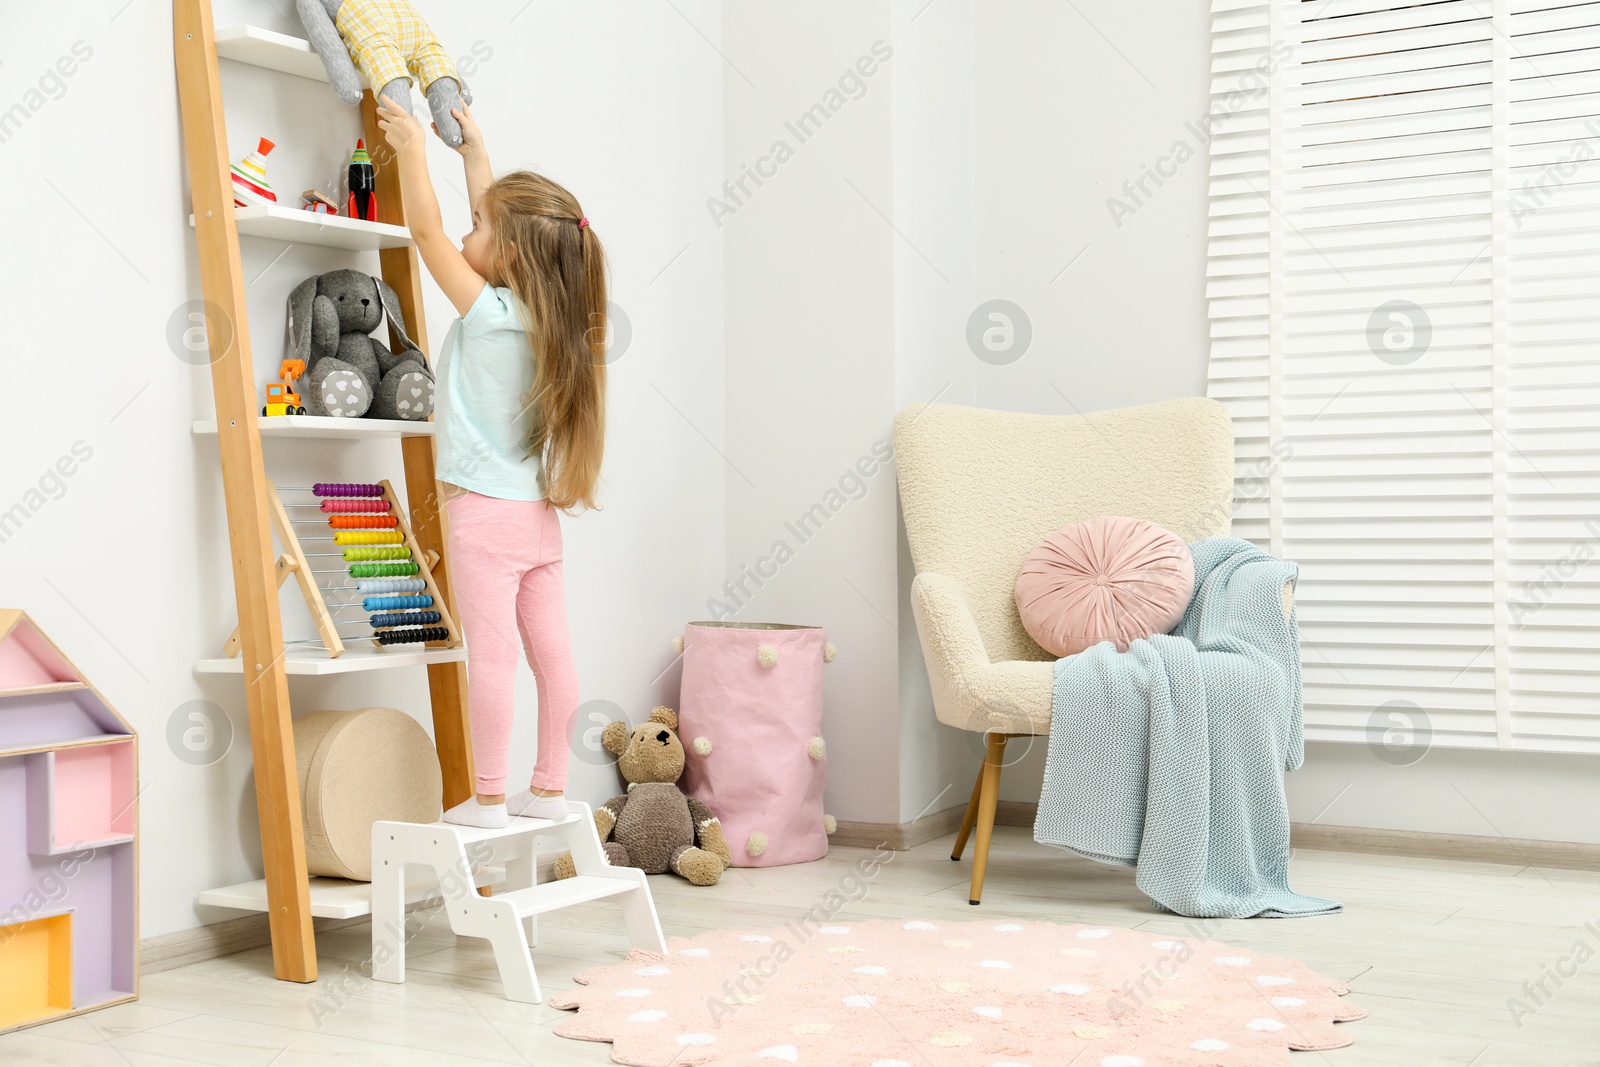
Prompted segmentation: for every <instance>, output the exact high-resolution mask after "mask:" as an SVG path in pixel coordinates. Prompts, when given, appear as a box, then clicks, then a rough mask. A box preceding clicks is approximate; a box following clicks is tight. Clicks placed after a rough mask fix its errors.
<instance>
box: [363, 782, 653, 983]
mask: <svg viewBox="0 0 1600 1067" xmlns="http://www.w3.org/2000/svg"><path fill="white" fill-rule="evenodd" d="M567 807H568V809H569V810H570V814H569V815H568V816H567V817H566V818H565V819H561V820H559V821H551V820H548V819H521V818H516V817H513V818H512V819H511V825H510V826H508V827H506V828H505V829H503V830H483V829H479V828H477V827H473V826H457V825H455V824H454V823H447V822H436V823H409V822H379V823H374V824H373V827H372V963H373V969H372V977H373V978H375V979H376V980H378V981H380V982H404V981H405V980H406V932H405V885H406V868H407V867H408V866H416V867H431V868H432V869H433V871H434V873H435V874H436V875H437V876H438V878H439V891H440V895H441V896H442V897H443V898H444V908H445V913H446V914H447V915H448V916H449V917H450V929H451V930H453V931H455V932H456V933H457V934H459V935H461V936H464V937H482V938H486V939H487V940H488V941H489V944H490V945H491V946H492V947H493V948H494V959H495V964H496V965H497V966H498V967H499V968H500V981H501V982H502V983H503V984H504V985H505V991H506V998H507V999H508V1000H514V1001H516V1002H518V1003H521V1004H538V1003H539V1002H540V1001H541V1000H543V999H544V997H543V995H542V994H541V993H540V991H539V979H538V977H537V976H536V975H535V974H534V972H533V955H532V953H531V952H530V951H529V946H530V945H532V944H534V943H535V941H536V932H537V926H536V923H537V916H538V915H540V914H541V913H543V912H547V911H555V910H557V909H559V908H565V907H570V906H571V905H573V904H584V903H587V902H588V901H591V900H602V899H606V898H611V899H613V900H615V901H616V902H617V903H618V904H619V905H621V907H622V918H623V920H624V922H626V923H627V927H628V936H629V938H630V939H631V940H632V942H633V947H634V948H636V949H644V950H645V951H647V952H654V953H658V954H660V955H666V952H667V942H666V939H665V938H664V937H662V935H661V922H660V920H658V919H657V918H656V906H655V902H654V901H653V900H652V899H651V897H650V883H649V882H648V881H647V880H646V877H645V873H644V872H643V871H641V870H638V869H636V868H633V867H613V866H611V864H610V863H608V862H607V861H606V856H605V852H604V851H603V850H602V849H601V848H600V835H599V834H597V833H596V832H595V828H594V817H593V815H592V814H591V813H590V811H589V805H587V804H584V803H581V802H579V801H568V802H567ZM541 841H549V842H550V843H551V844H554V845H556V846H558V847H560V846H565V848H566V849H567V850H568V851H569V852H571V854H572V863H573V866H574V867H575V868H576V869H577V872H578V876H577V877H576V878H568V879H565V880H564V881H553V882H545V883H543V884H540V883H538V881H537V877H538V866H539V863H538V861H539V845H540V843H541ZM491 864H492V865H496V866H502V867H504V868H505V872H506V878H505V884H504V886H503V887H502V888H500V889H497V890H496V891H495V895H494V896H492V897H485V896H480V895H479V894H478V890H477V885H476V883H475V882H474V880H473V873H472V872H473V871H474V870H476V869H479V868H482V867H484V866H487V865H491Z"/></svg>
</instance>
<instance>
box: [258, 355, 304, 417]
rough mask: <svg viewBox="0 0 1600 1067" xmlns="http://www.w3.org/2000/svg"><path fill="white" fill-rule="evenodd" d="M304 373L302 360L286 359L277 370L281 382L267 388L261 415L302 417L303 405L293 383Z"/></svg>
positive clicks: (273, 383)
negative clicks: (265, 400) (265, 401)
mask: <svg viewBox="0 0 1600 1067" xmlns="http://www.w3.org/2000/svg"><path fill="white" fill-rule="evenodd" d="M305 372H306V364H305V360H303V359H286V360H284V361H283V365H282V366H280V367H279V368H278V377H280V378H282V379H283V381H281V382H272V383H271V384H269V385H268V386H267V403H266V406H265V407H263V408H262V409H261V414H263V415H304V414H305V413H306V409H305V405H303V404H301V403H300V397H299V395H298V394H296V393H295V391H294V386H293V382H294V380H295V379H296V378H298V377H300V376H301V375H302V374H304V373H305Z"/></svg>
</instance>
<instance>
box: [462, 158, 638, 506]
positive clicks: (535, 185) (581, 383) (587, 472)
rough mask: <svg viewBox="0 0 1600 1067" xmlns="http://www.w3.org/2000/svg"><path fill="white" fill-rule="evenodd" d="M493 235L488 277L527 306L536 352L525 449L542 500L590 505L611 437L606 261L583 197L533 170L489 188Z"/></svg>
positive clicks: (527, 402)
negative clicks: (538, 471) (539, 468)
mask: <svg viewBox="0 0 1600 1067" xmlns="http://www.w3.org/2000/svg"><path fill="white" fill-rule="evenodd" d="M483 209H484V214H485V216H486V217H487V218H488V222H489V227H490V230H491V231H492V232H493V234H494V253H493V265H492V267H491V273H492V274H493V275H494V276H493V277H491V278H489V279H488V280H489V283H490V284H491V285H494V286H497V287H505V288H509V289H510V290H511V291H512V292H514V293H516V294H517V298H518V299H519V300H520V301H521V303H522V307H523V315H524V320H523V324H522V326H523V329H524V330H526V331H527V334H528V343H529V344H530V345H531V346H532V348H533V356H534V360H533V362H534V367H533V386H532V388H531V389H529V391H528V395H527V396H526V397H524V398H523V399H524V405H525V409H526V410H527V411H529V412H530V413H531V416H530V420H529V421H530V429H529V432H528V439H527V444H528V455H529V456H530V457H533V456H537V457H539V459H540V460H541V461H542V462H543V464H544V469H543V478H544V491H545V497H546V499H548V500H549V501H550V503H551V504H552V505H553V506H555V507H558V508H561V509H562V510H563V511H572V510H573V509H575V508H577V507H578V506H580V505H581V506H583V507H585V508H593V507H594V506H595V504H594V496H595V487H596V485H597V483H598V482H599V480H600V462H601V459H602V457H603V455H604V452H605V440H606V337H607V330H608V326H607V322H606V264H605V251H604V249H602V248H601V247H600V238H598V237H596V236H595V232H594V227H593V226H591V225H589V223H588V221H587V219H585V217H584V214H583V208H582V207H580V206H579V204H578V199H577V197H575V196H573V195H572V194H571V193H569V192H567V190H566V189H564V188H562V187H561V186H560V185H558V184H556V183H555V182H553V181H551V180H550V179H549V178H546V177H544V176H543V175H540V174H535V173H533V172H532V171H526V170H519V171H513V172H512V173H510V174H507V175H505V176H503V177H501V178H500V179H498V180H497V181H496V182H495V183H494V184H493V185H491V186H489V188H488V189H487V190H486V191H485V192H484V194H483Z"/></svg>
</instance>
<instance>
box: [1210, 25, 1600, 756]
mask: <svg viewBox="0 0 1600 1067" xmlns="http://www.w3.org/2000/svg"><path fill="white" fill-rule="evenodd" d="M1211 91H1212V96H1211V99H1212V109H1211V114H1212V117H1211V120H1210V133H1211V142H1210V186H1209V188H1210V200H1209V205H1210V206H1209V212H1210V218H1209V247H1208V257H1207V292H1208V299H1209V309H1210V311H1209V314H1210V328H1211V361H1210V371H1209V386H1208V389H1209V392H1210V395H1212V396H1214V397H1216V398H1218V399H1219V400H1221V401H1223V402H1224V403H1225V404H1226V405H1227V406H1228V408H1229V409H1230V411H1231V412H1232V415H1233V420H1234V432H1235V435H1236V439H1237V444H1236V456H1237V460H1236V462H1237V468H1238V469H1237V475H1238V480H1237V483H1236V486H1237V496H1238V510H1237V513H1236V515H1235V521H1234V532H1235V533H1236V534H1238V535H1239V536H1242V537H1247V538H1250V539H1251V540H1253V541H1256V542H1257V543H1259V544H1261V545H1262V546H1264V547H1266V548H1268V549H1269V550H1271V551H1273V552H1275V553H1277V554H1279V555H1282V556H1285V557H1286V558H1289V559H1294V560H1297V561H1299V563H1300V564H1301V583H1300V588H1299V596H1298V601H1299V611H1300V624H1301V637H1302V643H1303V655H1302V659H1303V662H1304V669H1305V695H1306V723H1307V736H1309V737H1312V738H1318V739H1324V740H1346V741H1366V740H1369V739H1371V737H1372V736H1373V731H1374V730H1375V729H1377V730H1382V729H1387V728H1389V727H1390V726H1391V725H1392V724H1393V723H1395V722H1397V721H1400V722H1410V723H1412V724H1413V725H1414V726H1416V727H1417V728H1419V729H1423V730H1427V731H1429V732H1430V733H1431V741H1432V743H1433V744H1443V745H1457V746H1474V747H1500V748H1525V749H1547V750H1560V751H1580V752H1600V3H1596V2H1582V3H1577V2H1569V0H1432V2H1427V3H1400V2H1397V0H1257V2H1249V0H1214V2H1213V4H1212V85H1211ZM1396 711H1398V712H1399V713H1400V716H1399V718H1398V719H1397V718H1396V716H1395V715H1394V714H1393V713H1394V712H1396Z"/></svg>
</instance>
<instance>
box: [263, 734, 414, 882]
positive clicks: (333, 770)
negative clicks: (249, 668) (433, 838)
mask: <svg viewBox="0 0 1600 1067" xmlns="http://www.w3.org/2000/svg"><path fill="white" fill-rule="evenodd" d="M294 753H295V758H294V762H295V770H296V772H297V775H298V777H299V780H300V807H301V810H302V812H303V821H304V823H305V836H306V869H307V870H308V871H309V872H310V873H311V874H321V875H328V876H330V877H333V878H351V879H354V880H355V881H358V882H370V881H371V880H372V824H373V823H375V822H378V821H379V820H383V819H387V820H391V821H394V822H424V823H426V822H438V821H439V816H440V814H441V812H442V808H441V804H440V797H441V795H442V793H443V790H444V780H443V778H442V776H441V775H440V773H439V757H438V755H437V754H435V752H434V750H433V741H432V740H430V739H429V737H428V733H427V731H426V730H424V729H423V728H422V727H421V725H419V724H418V723H417V720H415V719H413V718H412V717H411V716H409V715H407V714H405V713H404V712H401V711H396V710H395V709H393V708H362V709H360V710H359V711H313V712H311V713H310V714H307V715H301V716H299V717H298V718H296V719H295V720H294Z"/></svg>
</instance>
